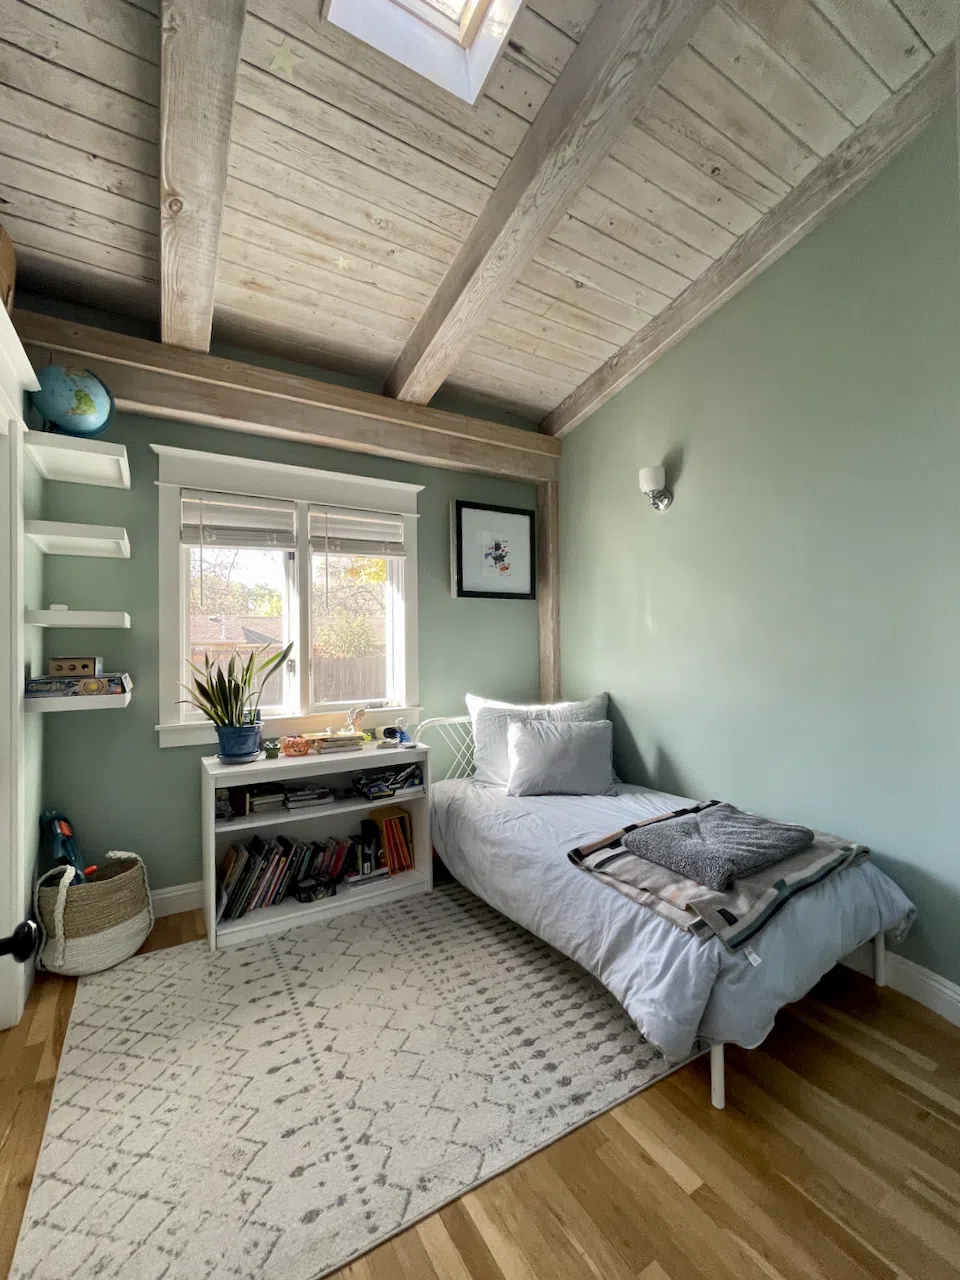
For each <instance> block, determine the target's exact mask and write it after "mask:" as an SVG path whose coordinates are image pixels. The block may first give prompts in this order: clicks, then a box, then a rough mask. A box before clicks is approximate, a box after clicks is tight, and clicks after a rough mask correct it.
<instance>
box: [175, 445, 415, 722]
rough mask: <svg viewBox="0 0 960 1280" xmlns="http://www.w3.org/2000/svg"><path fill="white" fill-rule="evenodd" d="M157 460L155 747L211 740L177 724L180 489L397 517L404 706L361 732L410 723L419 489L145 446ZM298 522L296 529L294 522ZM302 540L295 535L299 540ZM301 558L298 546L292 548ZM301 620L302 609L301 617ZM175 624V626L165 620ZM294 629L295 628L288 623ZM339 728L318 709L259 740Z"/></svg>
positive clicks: (337, 714)
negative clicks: (401, 545) (399, 521)
mask: <svg viewBox="0 0 960 1280" xmlns="http://www.w3.org/2000/svg"><path fill="white" fill-rule="evenodd" d="M150 448H151V449H152V450H153V452H154V453H155V454H157V456H158V458H159V476H158V479H157V486H158V491H159V502H158V508H159V520H158V523H159V543H158V548H157V550H158V560H159V571H160V572H159V577H160V623H161V625H160V628H159V632H160V633H159V637H158V639H159V685H160V690H159V692H160V696H159V715H158V723H157V726H156V728H157V734H158V735H159V740H160V746H161V747H185V746H195V745H199V744H208V743H215V742H216V741H217V733H216V730H215V728H214V727H213V725H212V724H210V723H209V721H206V720H204V721H202V722H196V723H189V722H183V721H181V720H179V718H178V714H177V704H178V702H179V700H180V699H181V698H182V697H183V691H182V689H181V687H180V656H181V646H182V644H183V636H182V630H183V625H184V622H183V616H182V596H181V593H180V574H181V567H180V562H181V553H180V490H181V489H216V490H219V491H220V492H223V493H240V494H245V493H246V494H256V495H257V496H258V497H262V498H281V499H288V500H292V501H296V502H313V503H316V504H318V505H321V506H322V505H328V506H337V507H353V508H356V509H357V510H360V511H389V512H391V513H392V514H395V515H401V516H403V537H404V547H405V551H406V556H405V559H404V562H403V574H404V599H405V602H406V607H405V609H404V623H405V625H404V634H403V637H402V649H403V666H404V697H403V703H404V705H403V706H390V707H382V708H376V709H374V710H371V712H370V713H369V715H368V717H367V720H366V721H365V722H364V723H365V725H366V726H367V727H376V726H378V725H381V724H392V723H393V721H394V720H396V718H397V717H398V716H404V717H405V718H406V719H407V720H408V721H409V722H411V723H416V721H417V720H418V719H419V715H420V710H421V708H420V705H419V698H420V689H419V679H420V673H419V651H418V622H417V614H418V609H417V599H418V596H417V524H418V520H419V516H418V513H417V494H418V493H420V491H421V490H422V489H423V485H420V484H405V483H402V482H401V481H397V480H378V479H375V478H373V477H370V476H352V475H341V474H340V473H339V472H336V471H314V470H313V469H312V468H311V467H291V466H286V465H285V464H283V463H277V462H263V461H261V460H259V459H254V458H234V457H229V456H224V455H221V454H217V453H201V452H200V451H199V450H195V449H174V448H170V447H169V446H167V445H159V444H152V445H151V446H150ZM301 523H303V522H301ZM304 537H305V535H304V533H301V539H303V538H304ZM298 549H299V550H300V551H301V553H302V552H303V549H304V548H303V547H298ZM302 613H303V614H306V610H303V611H302ZM173 618H175V619H177V620H178V622H177V625H176V626H171V625H165V622H164V620H169V619H173ZM295 625H297V624H296V623H295ZM299 628H300V642H301V648H303V645H304V643H305V641H306V645H307V647H306V649H303V652H307V651H308V649H309V619H308V618H306V617H302V618H301V619H300V621H299ZM308 667H309V664H308V663H307V662H305V661H303V660H302V654H301V662H300V671H301V676H302V678H307V677H306V674H305V673H306V669H307V668H308ZM342 723H343V713H342V710H340V709H331V710H328V711H325V710H323V709H320V710H318V711H316V712H314V713H313V714H311V715H298V716H288V717H283V718H271V719H267V720H265V722H264V734H265V735H266V736H268V737H276V736H278V735H279V734H282V733H303V732H307V731H310V730H317V729H325V728H327V727H328V726H330V725H337V726H339V725H340V724H342Z"/></svg>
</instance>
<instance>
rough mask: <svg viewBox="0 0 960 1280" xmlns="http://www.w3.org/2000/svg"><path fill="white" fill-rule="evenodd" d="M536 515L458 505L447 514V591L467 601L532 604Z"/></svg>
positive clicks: (480, 505) (478, 504)
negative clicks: (448, 539)
mask: <svg viewBox="0 0 960 1280" xmlns="http://www.w3.org/2000/svg"><path fill="white" fill-rule="evenodd" d="M535 515H536V512H534V511H526V510H524V509H523V508H522V507H493V506H490V505H489V504H487V503H485V502H456V503H454V506H453V508H452V510H451V517H452V529H451V547H450V562H451V563H450V567H451V578H452V582H451V591H452V594H453V595H455V596H460V597H463V598H466V599H471V600H484V599H485V600H535V599H536V596H537V584H536V563H537V557H536V544H535V536H536V535H535V533H534V523H533V522H534V518H535Z"/></svg>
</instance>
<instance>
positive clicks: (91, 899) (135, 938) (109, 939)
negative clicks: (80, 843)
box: [34, 853, 153, 976]
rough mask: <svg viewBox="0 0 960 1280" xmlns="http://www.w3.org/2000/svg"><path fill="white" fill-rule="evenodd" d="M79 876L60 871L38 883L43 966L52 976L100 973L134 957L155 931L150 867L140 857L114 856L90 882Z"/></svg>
mask: <svg viewBox="0 0 960 1280" xmlns="http://www.w3.org/2000/svg"><path fill="white" fill-rule="evenodd" d="M74 876H75V872H74V870H73V868H72V867H67V868H66V870H64V869H63V868H61V867H56V868H55V869H54V870H53V871H48V872H47V874H46V875H44V876H41V877H40V879H39V880H38V881H37V889H36V893H35V895H34V907H35V909H36V915H37V919H38V921H39V922H40V927H41V929H42V930H43V942H42V944H41V947H40V952H39V956H38V963H39V965H40V968H42V969H49V970H50V971H51V972H52V973H63V974H69V975H71V976H79V975H81V974H85V973H99V972H100V970H101V969H109V968H110V967H111V966H112V965H115V964H119V963H120V961H121V960H126V959H127V957H128V956H132V955H133V954H134V952H136V951H137V950H138V949H139V948H140V946H141V944H142V943H143V942H144V941H145V940H146V937H147V935H148V934H149V932H150V930H151V929H152V928H153V908H152V906H151V904H150V888H149V886H148V884H147V872H146V868H145V867H144V865H143V862H142V861H141V859H140V858H138V857H137V855H136V854H135V853H108V854H107V857H106V861H105V862H104V863H103V865H102V866H101V867H99V868H98V870H97V871H96V872H95V873H94V874H93V875H92V876H91V877H90V879H89V880H87V881H85V882H83V883H80V884H74V883H73V879H74ZM51 880H54V881H55V882H54V883H45V882H46V881H51Z"/></svg>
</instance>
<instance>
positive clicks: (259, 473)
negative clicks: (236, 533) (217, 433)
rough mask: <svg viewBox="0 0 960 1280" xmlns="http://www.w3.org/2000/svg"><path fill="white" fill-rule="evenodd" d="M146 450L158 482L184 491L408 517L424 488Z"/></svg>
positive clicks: (196, 452) (228, 457)
mask: <svg viewBox="0 0 960 1280" xmlns="http://www.w3.org/2000/svg"><path fill="white" fill-rule="evenodd" d="M150 448H151V449H152V450H153V452H154V453H155V454H156V455H157V457H158V458H159V459H160V464H159V480H158V483H159V484H173V485H177V486H178V487H186V488H188V489H213V490H217V491H218V492H221V493H251V492H252V493H255V494H256V495H257V497H261V498H287V499H290V500H292V501H306V502H317V503H320V504H321V505H323V504H328V505H330V506H337V507H357V508H359V509H361V510H364V511H389V512H392V513H395V514H397V515H411V516H415V515H416V514H417V494H418V493H420V492H422V490H423V485H422V484H408V483H407V482H406V481H403V480H381V479H378V478H377V477H375V476H352V475H350V474H348V473H344V472H340V471H320V470H319V469H317V468H314V467H294V466H290V464H289V463H286V462H266V461H265V460H264V459H262V458H238V457H235V456H234V455H233V454H220V453H205V452H203V451H202V450H200V449H175V448H173V447H172V446H170V445H165V444H151V446H150Z"/></svg>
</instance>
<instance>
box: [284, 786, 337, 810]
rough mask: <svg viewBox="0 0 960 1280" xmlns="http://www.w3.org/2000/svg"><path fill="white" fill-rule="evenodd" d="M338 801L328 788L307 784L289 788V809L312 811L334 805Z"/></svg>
mask: <svg viewBox="0 0 960 1280" xmlns="http://www.w3.org/2000/svg"><path fill="white" fill-rule="evenodd" d="M335 799H336V797H335V796H334V794H333V792H332V791H331V790H330V789H329V788H328V787H321V786H319V785H311V784H307V785H304V786H299V787H287V808H288V809H291V810H296V809H312V808H314V807H315V806H317V805H322V804H332V803H333V801H334V800H335Z"/></svg>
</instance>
